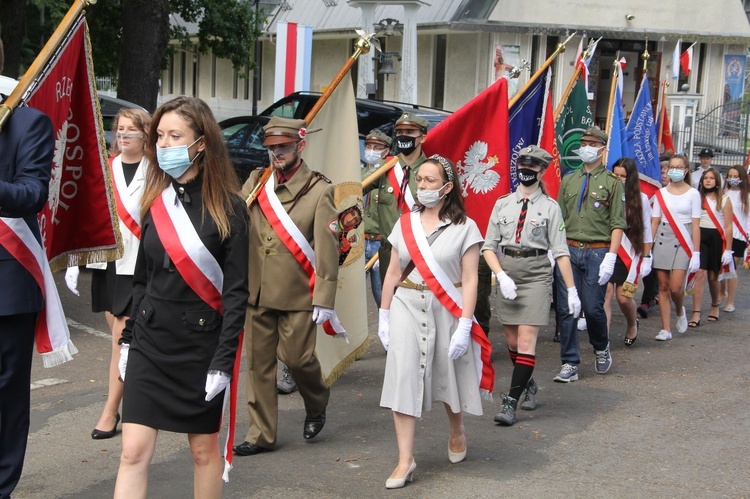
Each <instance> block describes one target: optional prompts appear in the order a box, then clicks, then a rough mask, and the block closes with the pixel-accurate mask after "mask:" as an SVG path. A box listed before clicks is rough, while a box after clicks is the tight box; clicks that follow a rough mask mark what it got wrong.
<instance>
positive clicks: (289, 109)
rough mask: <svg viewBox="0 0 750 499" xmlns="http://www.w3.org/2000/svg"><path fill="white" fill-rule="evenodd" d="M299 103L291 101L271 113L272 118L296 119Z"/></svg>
mask: <svg viewBox="0 0 750 499" xmlns="http://www.w3.org/2000/svg"><path fill="white" fill-rule="evenodd" d="M298 105H299V101H291V102H286V103H284V104H282V105H281V106H279V107H277V108H276V109H274V110H273V111H272V112H271V116H281V117H282V118H294V113H295V112H296V111H297V106H298Z"/></svg>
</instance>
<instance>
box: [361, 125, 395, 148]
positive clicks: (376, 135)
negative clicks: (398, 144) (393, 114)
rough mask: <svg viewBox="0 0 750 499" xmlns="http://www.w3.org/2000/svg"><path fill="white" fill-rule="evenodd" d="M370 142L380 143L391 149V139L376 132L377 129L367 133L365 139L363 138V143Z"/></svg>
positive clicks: (380, 131)
mask: <svg viewBox="0 0 750 499" xmlns="http://www.w3.org/2000/svg"><path fill="white" fill-rule="evenodd" d="M371 141H376V142H382V143H383V144H385V145H386V146H387V147H391V144H393V139H391V138H390V137H389V136H388V135H387V134H385V133H384V132H383V131H382V130H378V129H377V128H376V129H374V130H372V131H371V132H370V133H368V134H367V138H365V143H367V142H371Z"/></svg>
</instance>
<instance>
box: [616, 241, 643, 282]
mask: <svg viewBox="0 0 750 499" xmlns="http://www.w3.org/2000/svg"><path fill="white" fill-rule="evenodd" d="M617 256H619V257H620V259H621V260H622V261H623V263H624V264H625V267H627V269H628V277H627V279H625V281H626V282H631V283H633V284H638V274H639V273H640V270H641V262H642V261H643V258H642V256H641V255H640V254H639V253H636V251H635V248H634V247H633V243H632V242H630V239H628V236H627V235H625V233H624V232H623V234H622V241H620V248H619V249H618V250H617ZM634 264H635V265H634Z"/></svg>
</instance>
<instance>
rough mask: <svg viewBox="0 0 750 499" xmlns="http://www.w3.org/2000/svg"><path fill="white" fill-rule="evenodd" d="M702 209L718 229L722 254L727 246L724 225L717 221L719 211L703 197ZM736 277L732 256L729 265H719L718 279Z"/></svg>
mask: <svg viewBox="0 0 750 499" xmlns="http://www.w3.org/2000/svg"><path fill="white" fill-rule="evenodd" d="M703 209H704V210H706V213H707V214H708V218H710V219H711V222H712V223H713V224H714V227H716V230H717V231H719V236H721V246H722V248H721V252H722V256H723V253H724V251H726V250H727V249H728V248H727V234H726V232H724V225H723V224H722V223H721V222H720V221H719V213H717V211H716V204H712V203H710V202H709V200H708V198H704V199H703ZM735 277H737V273H736V272H735V271H734V258H733V259H732V261H731V263H730V264H729V265H723V264H722V265H721V266H720V267H719V281H723V280H725V279H733V278H735Z"/></svg>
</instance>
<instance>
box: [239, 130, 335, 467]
mask: <svg viewBox="0 0 750 499" xmlns="http://www.w3.org/2000/svg"><path fill="white" fill-rule="evenodd" d="M304 126H305V122H304V121H303V120H292V119H288V118H279V117H276V116H274V117H273V118H271V120H270V121H269V122H268V124H267V125H266V126H265V127H264V130H265V132H266V141H265V142H264V145H269V143H270V144H278V143H288V142H294V141H295V139H296V140H297V141H299V140H300V137H299V130H300V129H301V128H303V127H304ZM260 174H261V172H260V171H257V170H256V171H254V172H253V173H252V174H251V175H250V178H249V179H248V180H247V181H246V182H245V184H244V185H243V187H242V192H241V195H242V197H243V198H246V197H247V195H248V194H249V193H250V192H251V191H252V189H253V187H254V186H255V185H256V184H257V182H258V177H259V176H260ZM273 175H275V176H277V177H276V178H278V175H279V172H278V171H276V172H274V173H273ZM276 178H275V179H274V180H275V184H276V185H275V188H274V191H275V193H276V196H277V197H278V199H279V201H280V202H281V205H282V206H283V208H284V210H285V211H286V212H287V213H288V215H289V217H290V218H291V219H292V221H293V222H294V225H296V226H297V228H298V229H299V231H300V232H301V233H302V235H303V236H304V237H305V238H306V239H307V241H308V242H309V244H310V245H311V246H312V248H313V249H314V251H315V260H316V268H315V287H314V291H313V293H312V295H311V293H310V286H309V276H308V275H307V273H306V272H305V271H304V270H303V268H302V266H301V265H300V263H299V262H298V261H297V260H296V259H295V257H294V256H293V255H292V253H290V251H289V250H288V249H287V247H286V246H285V245H284V243H283V242H282V241H281V239H280V238H279V237H278V235H277V234H276V232H275V230H274V229H273V228H272V227H271V225H270V223H269V221H268V220H267V219H266V217H265V215H264V214H263V212H262V211H261V209H260V207H259V206H258V203H257V202H256V203H253V205H252V206H251V207H250V208H249V211H250V256H249V262H250V265H249V274H250V276H249V289H250V296H249V299H248V305H249V307H248V311H247V319H246V321H245V331H246V332H247V333H248V338H247V341H246V342H245V348H246V353H247V367H248V377H247V401H248V412H249V414H250V428H249V430H248V433H247V436H246V437H245V442H244V443H243V444H241V445H239V446H237V447H235V452H237V453H238V454H239V455H252V454H257V453H258V452H263V451H267V450H271V449H272V448H273V447H274V445H275V443H276V428H277V419H278V396H277V393H276V358H277V355H278V358H279V359H280V360H281V361H282V362H284V363H285V364H286V365H287V366H288V368H289V369H290V371H291V373H292V376H293V377H294V380H295V381H296V382H297V386H298V387H299V392H300V395H301V396H302V398H303V400H304V402H305V410H306V412H307V417H308V419H309V418H313V419H315V418H319V417H320V416H323V422H324V421H325V419H324V418H325V409H326V406H327V404H328V397H329V388H328V386H327V385H326V384H325V383H324V382H323V379H322V374H321V368H320V363H319V362H318V359H317V358H316V357H315V355H314V353H315V339H316V334H317V326H316V324H315V322H313V320H312V310H313V306H314V305H315V306H319V307H325V308H330V309H333V306H334V300H335V296H336V285H337V278H338V236H337V234H336V233H334V232H332V231H331V229H330V228H329V223H330V222H331V221H332V220H336V218H337V212H336V208H335V205H334V200H333V186H332V185H331V183H330V181H329V180H328V179H327V178H326V177H324V176H323V175H322V174H320V173H318V172H315V171H312V170H310V168H308V166H307V165H306V164H305V162H304V161H302V162H301V164H300V166H299V169H298V170H297V171H296V172H295V173H294V174H293V175H292V177H291V178H289V179H288V180H286V181H285V182H284V183H279V182H278V181H277V180H276ZM321 427H322V425H321ZM305 428H306V433H307V420H306V425H305ZM306 438H311V437H308V436H307V434H306Z"/></svg>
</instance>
